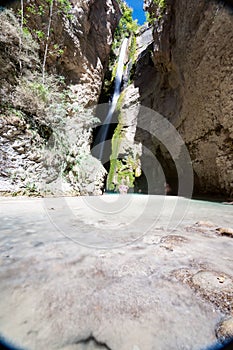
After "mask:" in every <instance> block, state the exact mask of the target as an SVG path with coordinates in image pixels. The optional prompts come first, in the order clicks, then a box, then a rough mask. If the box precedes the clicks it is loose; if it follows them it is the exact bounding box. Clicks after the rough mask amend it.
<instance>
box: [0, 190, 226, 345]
mask: <svg viewBox="0 0 233 350" xmlns="http://www.w3.org/2000/svg"><path fill="white" fill-rule="evenodd" d="M0 208H1V210H0V218H1V236H0V252H1V255H0V266H1V269H0V281H1V282H0V295H1V298H0V333H1V335H3V336H5V337H7V338H8V339H11V340H12V341H14V342H15V343H16V344H19V345H21V346H22V347H24V348H25V349H64V350H65V349H66V350H81V349H89V350H91V349H112V350H115V349H117V350H119V349H122V350H126V349H127V350H151V349H152V350H153V349H154V350H165V349H170V350H171V349H174V350H175V349H197V350H199V349H206V348H207V347H208V346H210V345H211V344H214V343H215V342H216V341H217V338H216V334H217V335H218V334H219V333H218V327H219V324H220V322H221V321H222V320H223V319H226V320H229V319H231V317H232V316H233V254H232V253H233V239H232V237H231V236H222V235H221V234H220V228H221V227H223V228H224V229H226V228H229V229H232V225H233V221H232V217H233V215H232V214H233V207H232V206H226V205H224V204H221V203H211V202H204V201H194V200H192V201H189V200H186V199H182V198H177V197H163V196H146V195H145V196H144V195H126V196H118V195H105V196H102V197H78V198H57V199H56V198H49V199H42V198H39V199H29V198H1V199H0ZM229 324H230V321H228V325H229ZM228 333H229V332H228Z"/></svg>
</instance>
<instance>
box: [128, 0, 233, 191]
mask: <svg viewBox="0 0 233 350" xmlns="http://www.w3.org/2000/svg"><path fill="white" fill-rule="evenodd" d="M166 3H167V6H166V9H158V7H157V6H156V4H155V2H154V1H145V8H146V9H147V10H148V11H149V12H150V15H151V18H152V22H153V18H154V17H158V18H159V20H157V21H154V23H153V24H152V25H153V29H154V43H153V44H152V45H150V46H149V47H148V48H147V50H145V51H144V54H143V55H142V56H141V58H140V59H139V61H138V64H137V69H136V75H135V80H134V82H135V86H136V87H139V92H140V100H141V103H142V104H143V105H145V106H147V107H150V108H152V109H154V110H156V111H158V112H159V113H161V114H162V115H163V116H165V117H166V118H167V119H168V120H169V121H170V122H171V123H172V124H173V125H174V126H175V127H176V128H177V130H178V131H179V133H180V135H181V136H182V137H183V139H184V141H185V143H186V145H187V147H188V150H189V152H190V156H191V159H192V164H193V169H194V175H195V191H196V192H200V193H202V194H203V193H218V194H221V195H225V196H232V195H233V146H232V141H233V112H232V111H233V98H232V96H233V95H232V86H233V68H232V67H233V15H232V9H231V8H230V7H229V6H227V5H224V2H214V1H213V2H210V1H205V0H198V1H195V2H192V1H188V0H179V1H175V0H168V1H166ZM160 14H161V16H159V15H160ZM139 140H140V135H139ZM151 142H152V145H151V148H154V152H155V153H156V150H158V145H156V144H153V141H151ZM165 158H166V156H165ZM169 163H170V164H171V162H170V161H169V160H168V162H167V168H170V173H169V176H170V177H171V178H174V177H175V173H174V172H173V170H172V168H173V167H170V165H169Z"/></svg>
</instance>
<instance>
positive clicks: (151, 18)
mask: <svg viewBox="0 0 233 350" xmlns="http://www.w3.org/2000/svg"><path fill="white" fill-rule="evenodd" d="M153 3H154V5H155V6H156V12H153V11H152V12H146V22H148V23H149V24H151V25H153V24H155V22H156V21H158V20H160V19H161V18H162V17H163V15H164V11H165V9H166V0H153Z"/></svg>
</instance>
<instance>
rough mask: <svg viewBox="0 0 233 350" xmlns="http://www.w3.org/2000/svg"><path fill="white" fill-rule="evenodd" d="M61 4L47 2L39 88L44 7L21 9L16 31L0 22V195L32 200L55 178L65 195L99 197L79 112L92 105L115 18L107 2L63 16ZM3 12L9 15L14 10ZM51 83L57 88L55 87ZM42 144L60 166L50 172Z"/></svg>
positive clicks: (98, 176)
mask: <svg viewBox="0 0 233 350" xmlns="http://www.w3.org/2000/svg"><path fill="white" fill-rule="evenodd" d="M63 3H64V4H69V2H58V1H54V2H53V9H52V17H51V27H50V36H49V40H48V52H47V59H46V70H47V72H48V73H46V74H45V81H44V82H43V81H42V71H43V70H42V62H43V58H44V52H45V44H46V42H47V41H46V35H47V31H48V23H49V17H50V14H51V8H50V10H49V6H48V2H46V1H40V2H38V1H36V0H35V1H30V2H29V1H24V11H23V15H24V24H23V30H22V28H20V18H19V21H17V19H16V17H15V16H14V14H13V12H11V11H8V10H6V11H5V10H4V11H2V12H1V14H0V15H1V16H0V27H1V34H0V47H1V54H0V62H2V64H1V69H0V78H1V85H0V100H1V103H0V125H1V132H0V148H1V166H0V191H3V192H5V191H7V192H16V193H17V192H22V193H25V191H26V192H27V191H29V192H33V193H36V192H37V189H39V187H40V183H41V182H42V183H43V182H44V181H46V179H50V180H51V181H53V180H55V179H56V178H57V176H58V175H59V173H60V175H62V177H63V179H65V182H66V187H65V188H66V189H64V192H65V193H70V192H71V193H75V194H88V193H90V194H93V193H94V194H100V193H101V190H100V189H101V186H102V183H103V177H104V174H105V170H104V168H103V167H102V166H101V164H100V162H98V161H97V160H96V159H93V157H92V156H91V154H90V143H91V127H92V124H93V123H92V121H93V115H92V114H91V112H90V111H86V110H84V108H83V106H85V107H87V106H93V105H94V104H95V103H97V102H98V97H99V93H100V89H101V85H102V79H103V76H104V72H105V69H106V66H107V63H108V56H109V53H110V49H111V43H112V39H113V33H114V30H115V28H116V26H117V24H118V21H119V18H120V10H119V6H118V3H117V2H116V1H115V0H105V1H102V0H82V1H81V0H79V1H73V2H72V4H71V6H70V5H69V6H68V5H66V6H67V7H65V8H64V7H62V6H63V5H61V4H63ZM11 5H12V6H13V9H14V13H15V14H16V13H17V11H18V6H20V3H19V2H14V3H13V4H11ZM19 17H20V16H19ZM29 31H30V32H31V34H32V36H31V35H30V34H29ZM36 38H37V39H38V40H37V41H38V44H39V45H37V44H36V41H35V39H36ZM57 75H62V76H64V78H65V82H62V83H61V84H60V83H59V80H58V79H57V78H56V76H57ZM62 131H64V132H65V134H64V135H63V134H62ZM54 140H55V141H54ZM57 141H58V142H57ZM64 141H65V143H64ZM49 142H50V143H54V144H55V146H54V147H53V148H54V149H53V152H54V153H56V154H57V155H58V158H59V159H60V160H58V159H55V158H54V159H53V163H56V164H53V165H52V166H51V164H50V166H48V164H46V162H45V159H44V158H47V155H46V152H47V151H48V147H49V146H48V144H49ZM57 144H59V146H57ZM56 147H58V148H56ZM64 147H65V148H64ZM50 156H51V152H50ZM64 157H65V158H64ZM58 161H59V162H60V165H61V164H63V165H61V166H62V168H63V170H62V173H61V167H60V169H59V167H57V162H58ZM48 167H49V168H50V170H49V173H50V174H49V175H48ZM50 180H49V181H50Z"/></svg>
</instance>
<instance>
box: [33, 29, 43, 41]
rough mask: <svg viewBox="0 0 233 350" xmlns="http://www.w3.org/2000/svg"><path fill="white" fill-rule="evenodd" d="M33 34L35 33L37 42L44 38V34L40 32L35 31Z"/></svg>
mask: <svg viewBox="0 0 233 350" xmlns="http://www.w3.org/2000/svg"><path fill="white" fill-rule="evenodd" d="M35 33H36V35H37V38H38V39H39V40H40V39H44V38H45V33H44V32H42V30H35Z"/></svg>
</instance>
